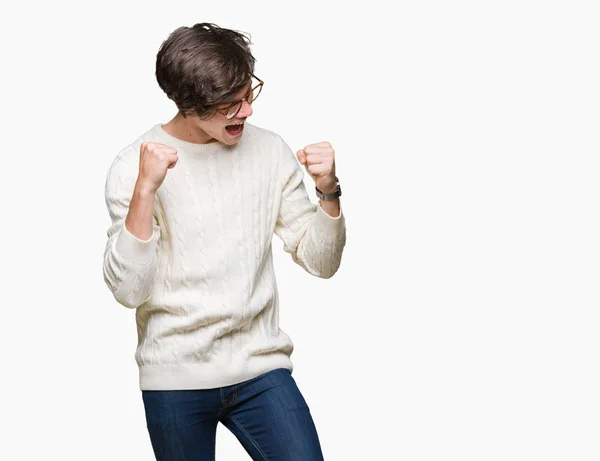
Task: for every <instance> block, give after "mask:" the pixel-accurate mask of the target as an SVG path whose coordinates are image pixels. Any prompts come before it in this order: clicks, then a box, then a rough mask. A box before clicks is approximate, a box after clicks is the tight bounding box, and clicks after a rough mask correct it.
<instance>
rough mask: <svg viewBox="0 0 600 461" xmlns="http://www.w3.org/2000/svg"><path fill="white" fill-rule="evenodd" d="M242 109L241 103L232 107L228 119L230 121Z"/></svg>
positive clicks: (228, 112)
mask: <svg viewBox="0 0 600 461" xmlns="http://www.w3.org/2000/svg"><path fill="white" fill-rule="evenodd" d="M241 107H242V102H241V101H240V102H238V103H237V104H234V105H233V106H231V107H230V108H229V110H228V111H227V115H226V116H225V117H227V118H228V119H232V118H233V117H235V116H236V115H237V113H238V112H239V111H240V109H241Z"/></svg>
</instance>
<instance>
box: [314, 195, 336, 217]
mask: <svg viewBox="0 0 600 461" xmlns="http://www.w3.org/2000/svg"><path fill="white" fill-rule="evenodd" d="M319 205H320V206H321V208H323V211H325V213H327V214H328V215H329V216H331V217H332V218H337V217H338V216H339V215H340V199H339V197H338V198H336V199H334V200H320V201H319Z"/></svg>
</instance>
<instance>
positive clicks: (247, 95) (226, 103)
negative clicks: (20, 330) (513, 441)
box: [104, 23, 346, 461]
mask: <svg viewBox="0 0 600 461" xmlns="http://www.w3.org/2000/svg"><path fill="white" fill-rule="evenodd" d="M249 45H250V41H249V39H248V38H247V37H246V36H245V35H244V34H242V33H240V32H237V31H233V30H229V29H224V28H220V27H218V26H216V25H214V24H210V23H202V24H196V25H194V26H193V27H181V28H178V29H177V30H175V31H174V32H173V33H172V34H171V35H170V36H169V37H168V39H167V40H166V41H165V42H164V43H163V44H162V46H161V47H160V50H159V52H158V55H157V60H156V77H157V80H158V84H159V85H160V87H161V88H162V89H163V90H164V91H165V93H166V94H167V96H168V97H169V98H170V99H172V100H173V101H174V102H175V104H176V106H177V108H178V113H177V114H176V115H175V117H174V118H173V119H172V120H171V121H169V122H168V123H166V124H164V125H162V124H157V125H155V126H153V127H152V128H151V129H150V130H148V131H147V132H146V133H144V134H143V135H142V136H140V137H139V138H138V139H136V140H135V141H134V142H133V143H132V144H131V145H129V146H127V147H126V148H125V149H123V150H122V151H121V152H120V153H119V154H118V155H117V157H116V158H115V160H114V162H113V163H112V165H111V167H110V169H109V171H108V174H107V177H106V188H105V196H106V204H107V207H108V211H109V214H110V217H111V219H112V225H111V226H110V228H109V229H108V232H107V234H108V242H107V245H106V250H105V254H104V279H105V281H106V284H107V285H108V287H109V288H110V289H111V291H112V292H113V295H114V297H115V299H116V300H117V301H118V302H119V303H121V304H123V305H124V306H126V307H129V308H132V309H136V323H137V328H138V346H137V349H136V353H135V359H136V362H137V364H138V366H139V376H140V389H141V391H142V397H143V402H144V408H145V412H146V421H147V427H148V431H149V434H150V439H151V443H152V447H153V450H154V453H155V455H156V459H157V460H158V461H167V460H168V461H175V460H194V461H199V460H213V459H214V457H215V436H216V428H217V424H218V422H221V423H223V424H224V425H225V426H226V427H227V428H229V429H230V430H231V431H232V432H233V433H234V434H235V436H236V437H237V438H238V439H239V440H240V442H241V443H242V445H243V446H244V448H245V449H246V451H247V452H248V453H249V454H250V456H251V457H252V459H260V460H264V459H269V460H297V461H300V460H302V461H310V460H320V459H323V455H322V453H321V448H320V444H319V439H318V435H317V431H316V428H315V425H314V423H313V420H312V417H311V414H310V411H309V408H308V406H307V404H306V402H305V400H304V398H303V396H302V394H301V392H300V390H299V389H298V387H297V385H296V383H295V381H294V378H293V377H292V375H291V374H292V370H293V367H292V363H291V360H290V356H291V354H292V351H293V348H294V346H293V343H292V341H291V339H290V338H289V336H288V335H287V334H286V333H285V332H283V331H282V330H281V329H280V328H279V305H278V293H277V286H276V281H275V274H274V271H273V260H272V248H271V240H272V236H273V234H276V235H277V236H278V237H280V238H281V240H282V241H283V243H284V249H285V251H287V252H288V253H290V254H291V256H292V258H293V260H294V261H295V262H296V263H297V264H299V265H300V266H302V267H303V268H304V269H305V270H306V271H307V272H309V273H310V274H313V275H315V276H317V277H322V278H329V277H331V276H333V275H334V274H335V272H336V271H337V269H338V267H339V265H340V261H341V257H342V251H343V248H344V245H345V241H346V228H345V220H344V216H343V213H342V210H341V208H340V199H339V195H340V194H341V191H340V188H339V183H338V181H337V178H336V176H335V159H334V150H333V148H332V146H331V144H329V143H328V142H320V143H316V144H310V145H307V146H306V147H304V148H303V149H301V150H299V151H298V152H297V154H296V156H294V153H293V152H292V151H291V149H290V148H289V146H288V145H287V144H286V143H285V142H284V141H283V139H282V138H281V137H280V136H279V135H277V134H275V133H273V132H271V131H269V130H266V129H264V128H259V127H257V126H254V125H251V124H250V123H248V121H247V119H248V117H250V115H252V107H251V104H252V103H253V102H254V100H256V98H257V97H258V95H259V94H260V91H261V89H262V87H263V85H264V82H262V81H261V80H260V79H258V78H257V77H256V76H255V75H254V63H255V59H254V57H253V56H252V54H251V52H250V49H249ZM299 162H300V164H302V165H303V166H304V167H305V168H306V170H307V171H308V173H309V174H310V176H311V178H312V179H313V180H314V182H315V187H316V190H317V195H318V196H319V198H320V203H319V205H315V204H313V203H312V202H311V201H310V200H309V198H308V195H307V192H306V188H305V186H304V182H303V177H304V170H303V168H302V167H301V166H300V164H299Z"/></svg>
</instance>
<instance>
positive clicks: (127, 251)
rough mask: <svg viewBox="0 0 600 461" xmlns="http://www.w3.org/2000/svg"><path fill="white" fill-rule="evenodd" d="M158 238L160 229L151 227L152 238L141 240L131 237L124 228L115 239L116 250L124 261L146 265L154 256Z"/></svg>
mask: <svg viewBox="0 0 600 461" xmlns="http://www.w3.org/2000/svg"><path fill="white" fill-rule="evenodd" d="M159 236H160V227H159V226H156V225H155V226H153V227H152V236H151V237H150V238H149V239H148V240H141V239H139V238H137V237H136V236H135V235H133V234H132V233H131V232H129V231H128V230H127V227H125V223H123V228H122V229H121V232H120V233H119V236H118V237H117V243H116V250H117V253H119V254H120V255H121V256H122V257H123V258H124V259H126V260H128V261H133V262H137V263H140V264H146V263H148V261H150V260H151V259H152V258H154V257H155V255H156V241H157V240H158V237H159Z"/></svg>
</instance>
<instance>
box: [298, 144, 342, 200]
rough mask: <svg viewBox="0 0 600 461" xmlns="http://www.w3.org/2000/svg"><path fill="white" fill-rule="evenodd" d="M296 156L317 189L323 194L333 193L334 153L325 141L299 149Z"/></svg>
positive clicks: (334, 182) (334, 187)
mask: <svg viewBox="0 0 600 461" xmlns="http://www.w3.org/2000/svg"><path fill="white" fill-rule="evenodd" d="M296 156H297V157H298V160H299V161H300V163H301V164H302V165H304V166H305V167H306V171H308V174H310V176H311V177H312V178H313V181H314V182H315V185H316V186H317V189H319V190H320V191H321V192H323V193H324V194H331V193H333V192H335V190H336V188H337V184H336V181H335V151H334V150H333V147H331V144H330V143H328V142H327V141H323V142H319V143H316V144H309V145H308V146H306V147H305V148H304V149H300V150H299V151H298V152H297V153H296Z"/></svg>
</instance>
